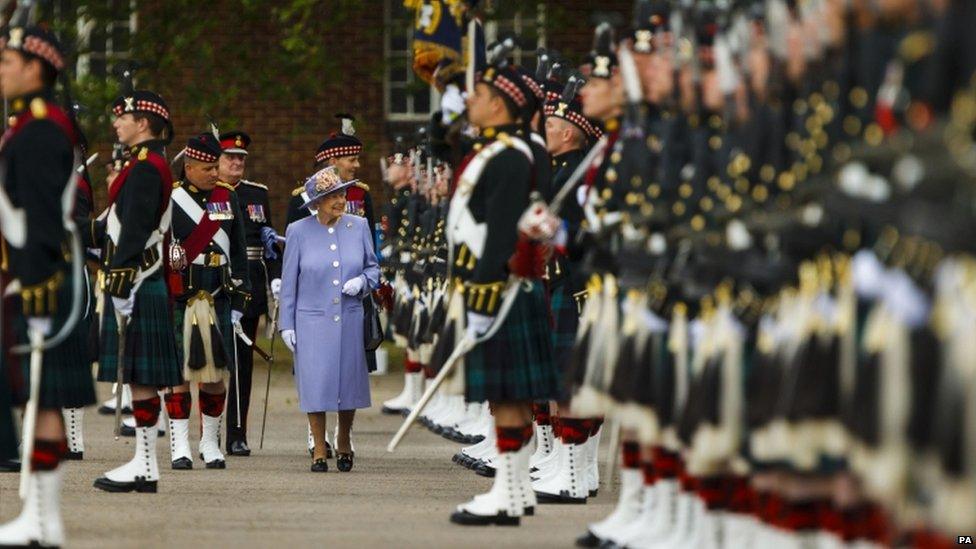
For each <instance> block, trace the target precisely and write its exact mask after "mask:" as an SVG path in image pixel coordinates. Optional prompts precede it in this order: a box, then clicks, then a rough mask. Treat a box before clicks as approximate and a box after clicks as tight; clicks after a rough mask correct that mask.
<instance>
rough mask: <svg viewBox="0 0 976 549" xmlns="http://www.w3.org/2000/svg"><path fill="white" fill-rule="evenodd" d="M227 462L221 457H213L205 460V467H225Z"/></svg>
mask: <svg viewBox="0 0 976 549" xmlns="http://www.w3.org/2000/svg"><path fill="white" fill-rule="evenodd" d="M226 468H227V462H225V461H224V460H222V459H215V460H213V461H208V462H207V469H226Z"/></svg>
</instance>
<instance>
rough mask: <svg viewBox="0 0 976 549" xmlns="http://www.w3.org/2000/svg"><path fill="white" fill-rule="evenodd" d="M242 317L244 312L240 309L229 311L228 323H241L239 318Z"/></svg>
mask: <svg viewBox="0 0 976 549" xmlns="http://www.w3.org/2000/svg"><path fill="white" fill-rule="evenodd" d="M242 318H244V313H242V312H241V311H231V312H230V323H231V324H233V325H235V326H237V325H239V324H240V323H241V319H242Z"/></svg>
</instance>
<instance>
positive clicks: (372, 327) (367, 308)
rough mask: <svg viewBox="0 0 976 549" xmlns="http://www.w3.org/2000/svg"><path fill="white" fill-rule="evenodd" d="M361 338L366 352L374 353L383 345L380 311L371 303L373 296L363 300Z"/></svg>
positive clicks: (370, 295)
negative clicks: (363, 340)
mask: <svg viewBox="0 0 976 549" xmlns="http://www.w3.org/2000/svg"><path fill="white" fill-rule="evenodd" d="M363 322H364V325H363V338H364V339H365V344H366V350H367V351H375V350H376V349H378V348H379V346H380V345H382V344H383V339H384V337H383V325H382V324H381V323H380V310H379V307H377V306H376V303H375V302H374V301H373V294H369V295H368V296H366V298H365V299H363Z"/></svg>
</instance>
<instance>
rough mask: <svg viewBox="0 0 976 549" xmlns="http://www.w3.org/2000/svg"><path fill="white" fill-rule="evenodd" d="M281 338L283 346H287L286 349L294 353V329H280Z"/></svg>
mask: <svg viewBox="0 0 976 549" xmlns="http://www.w3.org/2000/svg"><path fill="white" fill-rule="evenodd" d="M281 340H282V341H284V342H285V347H288V350H289V351H291V352H292V353H293V354H294V352H295V343H296V340H295V330H282V331H281Z"/></svg>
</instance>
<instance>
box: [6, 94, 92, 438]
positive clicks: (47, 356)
mask: <svg viewBox="0 0 976 549" xmlns="http://www.w3.org/2000/svg"><path fill="white" fill-rule="evenodd" d="M11 107H12V113H13V116H14V117H15V120H14V122H13V124H12V125H11V127H12V130H11V131H10V132H9V133H8V134H7V135H6V136H5V139H4V142H3V143H2V145H0V162H2V169H3V170H4V177H3V186H4V191H5V192H6V194H7V196H8V197H9V198H10V201H11V203H12V205H13V207H14V208H17V209H20V210H22V211H23V212H24V214H25V217H24V224H25V236H26V238H25V240H24V242H23V244H22V245H21V244H20V243H16V244H17V245H15V243H11V242H9V241H6V240H5V241H3V242H0V271H2V272H0V279H2V280H3V282H2V283H0V286H5V285H6V284H7V283H9V282H10V281H13V280H17V281H18V282H19V284H20V292H19V294H17V295H15V296H14V297H13V299H12V306H11V307H10V308H9V309H8V312H9V313H12V315H11V316H12V318H11V317H8V318H10V326H11V327H12V330H11V331H9V332H7V333H5V334H3V336H4V339H5V341H13V342H15V343H26V342H27V339H28V338H27V319H28V318H48V319H51V321H52V329H51V332H50V333H49V334H47V337H51V336H53V335H55V334H58V333H59V332H60V331H61V330H62V327H63V326H64V325H65V323H66V321H67V320H68V317H69V316H70V311H71V308H72V305H73V304H74V303H75V302H76V300H80V301H81V303H80V304H79V305H80V306H81V307H84V305H85V304H86V303H85V301H86V300H87V298H88V293H87V289H86V288H85V287H84V284H82V293H81V294H80V295H74V294H73V283H72V282H73V281H72V279H71V268H70V263H69V261H70V260H71V258H70V253H69V252H68V250H69V248H68V245H67V234H66V231H65V229H64V223H63V220H62V218H63V215H64V212H63V210H62V207H61V197H62V194H63V192H64V191H65V187H66V185H67V183H68V181H69V180H70V178H71V173H72V168H73V164H74V146H75V143H76V142H77V135H78V134H77V129H76V128H75V127H74V125H73V123H72V122H70V121H69V120H68V119H67V117H66V115H65V114H64V113H63V111H61V110H60V108H59V107H58V106H57V105H55V104H54V103H52V102H51V96H50V94H49V93H47V92H43V93H37V94H31V95H28V96H25V97H21V98H17V99H14V100H13V101H12V102H11ZM77 259H78V260H79V261H80V260H82V258H77ZM82 310H83V309H82ZM5 329H7V328H6V327H5ZM87 338H88V322H87V319H85V318H84V315H82V318H80V319H79V320H78V322H77V323H76V324H75V325H74V326H73V327H72V329H71V330H70V331H69V332H68V336H67V338H66V339H65V340H64V341H63V342H62V343H60V344H59V345H57V346H55V347H53V348H51V349H49V350H47V351H45V352H44V359H43V362H42V370H41V372H42V373H41V380H40V400H39V406H40V407H41V408H47V409H57V408H61V407H80V406H86V405H88V404H92V403H93V402H94V401H95V391H94V386H93V384H92V379H91V373H90V370H89V367H90V363H88V362H87V361H86V359H87V357H88V351H87V349H88V346H87ZM4 349H5V351H8V350H9V346H8V345H4ZM0 361H2V364H0V366H2V371H3V375H2V376H0V378H2V379H3V380H4V382H5V381H14V382H18V381H21V380H22V382H18V383H15V384H14V385H13V386H14V387H15V390H18V389H22V390H23V391H24V392H23V393H21V392H20V391H19V390H18V391H17V393H18V394H16V395H15V398H14V400H15V401H19V400H21V398H19V397H22V396H25V395H26V390H27V387H29V382H30V379H29V368H30V360H29V355H17V356H15V357H14V356H6V357H5V356H2V355H0ZM18 366H19V368H18ZM4 382H0V385H7V384H6V383H4ZM0 392H3V393H4V395H3V397H0V406H2V405H3V404H4V402H3V401H6V403H7V404H9V402H10V401H9V400H8V399H9V398H10V397H11V393H10V391H9V389H7V390H2V391H0ZM3 410H4V414H6V413H9V407H8V406H6V407H4V408H3ZM0 423H2V424H3V425H0V456H6V457H10V456H11V455H15V454H16V441H15V440H13V439H12V434H13V431H12V430H11V429H10V424H9V416H8V417H7V418H6V421H5V420H4V419H0ZM11 442H13V447H11V446H10V443H11Z"/></svg>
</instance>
